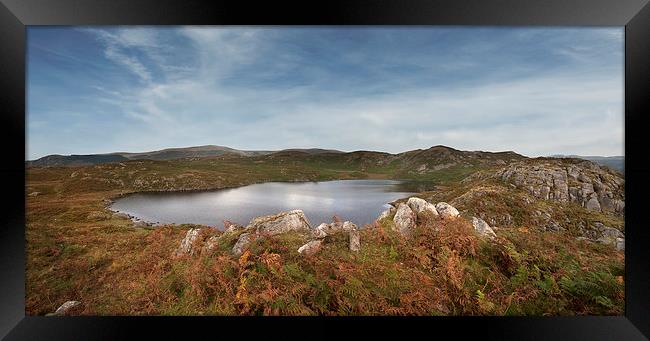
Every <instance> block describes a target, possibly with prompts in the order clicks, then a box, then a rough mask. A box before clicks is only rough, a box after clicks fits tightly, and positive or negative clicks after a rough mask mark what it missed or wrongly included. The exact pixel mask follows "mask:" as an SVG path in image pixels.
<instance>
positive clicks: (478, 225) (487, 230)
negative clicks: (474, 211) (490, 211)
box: [472, 217, 497, 239]
mask: <svg viewBox="0 0 650 341" xmlns="http://www.w3.org/2000/svg"><path fill="white" fill-rule="evenodd" d="M472 226H474V230H476V232H478V234H479V235H480V236H481V237H486V238H489V239H494V238H496V236H497V234H496V233H494V230H492V228H491V227H490V225H488V223H486V222H485V221H483V219H481V218H476V217H472Z"/></svg>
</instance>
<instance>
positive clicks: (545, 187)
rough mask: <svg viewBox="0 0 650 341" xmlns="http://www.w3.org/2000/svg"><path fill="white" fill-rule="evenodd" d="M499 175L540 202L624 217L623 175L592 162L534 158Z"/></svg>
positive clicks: (507, 168) (515, 164) (519, 163)
mask: <svg viewBox="0 0 650 341" xmlns="http://www.w3.org/2000/svg"><path fill="white" fill-rule="evenodd" d="M496 176H497V177H498V178H500V179H501V180H502V181H505V182H508V183H511V184H513V185H514V186H515V187H517V188H520V189H523V190H525V191H527V192H528V193H530V194H532V195H533V196H534V197H536V198H538V199H544V200H555V201H560V202H574V203H577V204H580V205H581V206H583V207H585V208H587V209H590V210H594V211H599V212H611V213H615V214H623V211H624V208H625V192H624V185H625V180H624V179H623V177H622V175H621V174H620V173H618V172H616V171H613V170H611V169H609V168H607V167H601V166H599V165H597V164H596V163H593V162H591V161H585V160H576V159H552V158H540V159H530V160H525V161H521V162H516V163H513V164H510V165H508V166H507V167H505V168H503V169H502V170H500V171H498V172H497V173H496Z"/></svg>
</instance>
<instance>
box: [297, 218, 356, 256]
mask: <svg viewBox="0 0 650 341" xmlns="http://www.w3.org/2000/svg"><path fill="white" fill-rule="evenodd" d="M336 233H347V234H348V242H349V245H348V248H349V249H350V251H353V252H357V251H359V250H360V249H361V235H360V234H359V229H358V228H357V225H355V224H354V223H353V222H350V221H344V222H341V221H334V222H332V223H330V224H326V223H322V224H320V225H318V226H317V227H316V228H315V229H313V230H312V231H311V238H312V240H311V241H309V242H307V243H306V244H305V245H303V246H301V247H300V248H299V249H298V252H299V253H301V254H304V255H308V256H311V255H314V254H316V253H317V252H318V251H319V250H320V249H321V246H322V244H323V242H324V241H325V237H327V236H331V235H334V234H336Z"/></svg>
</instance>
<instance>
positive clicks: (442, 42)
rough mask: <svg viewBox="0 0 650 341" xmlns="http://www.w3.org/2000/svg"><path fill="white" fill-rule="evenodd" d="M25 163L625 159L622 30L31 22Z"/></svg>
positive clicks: (619, 28) (28, 54)
mask: <svg viewBox="0 0 650 341" xmlns="http://www.w3.org/2000/svg"><path fill="white" fill-rule="evenodd" d="M27 37H28V38H27V89H26V91H27V118H26V119H27V141H26V143H27V155H26V159H29V160H32V159H36V158H39V157H42V156H45V155H49V154H63V155H68V154H96V153H107V152H116V151H122V152H126V151H128V152H138V151H151V150H158V149H163V148H172V147H189V146H199V145H221V146H227V147H231V148H236V149H243V150H279V149H285V148H325V149H338V150H342V151H354V150H375V151H386V152H390V153H399V152H404V151H408V150H413V149H426V148H429V147H431V146H435V145H446V146H450V147H453V148H456V149H461V150H483V151H506V150H511V151H515V152H517V153H520V154H523V155H526V156H531V157H534V156H548V155H554V154H565V155H569V154H573V155H576V154H577V155H600V156H613V155H624V145H623V136H624V135H623V134H624V131H623V124H624V120H623V103H624V100H623V99H624V82H623V79H624V78H623V70H624V69H623V67H624V49H623V46H624V45H623V44H624V32H623V27H579V28H570V27H567V28H562V27H556V28H533V27H479V26H477V27H468V26H464V27H453V26H428V27H426V26H425V27H343V26H340V27H336V26H332V27H281V26H280V27H247V26H228V27H220V26H190V27H182V26H88V27H81V26H63V27H47V26H43V27H36V26H30V27H28V29H27Z"/></svg>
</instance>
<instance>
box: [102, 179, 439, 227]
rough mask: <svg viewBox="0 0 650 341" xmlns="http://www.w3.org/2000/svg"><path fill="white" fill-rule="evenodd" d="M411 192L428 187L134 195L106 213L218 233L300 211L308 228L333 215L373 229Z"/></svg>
mask: <svg viewBox="0 0 650 341" xmlns="http://www.w3.org/2000/svg"><path fill="white" fill-rule="evenodd" d="M423 186H424V187H423ZM416 188H429V187H427V185H424V184H419V185H418V186H414V185H413V184H411V185H408V183H406V182H402V181H395V180H340V181H324V182H301V183H283V182H269V183H263V184H254V185H249V186H244V187H239V188H232V189H224V190H216V191H208V192H184V193H139V194H133V195H129V196H126V197H124V198H121V199H118V200H116V201H115V203H113V205H112V207H111V208H112V209H113V210H117V211H120V212H126V213H129V214H131V215H133V216H135V217H138V218H140V219H142V220H145V221H148V222H154V223H157V222H159V223H166V224H170V223H176V224H180V223H193V224H203V225H210V226H216V227H219V228H222V227H223V221H224V220H230V221H233V222H236V223H239V224H242V225H245V224H247V223H248V222H249V221H250V220H251V219H252V218H254V217H257V216H261V215H266V214H274V213H277V212H280V211H288V210H293V209H302V210H303V211H305V214H306V215H307V218H308V219H309V220H310V222H311V223H312V225H317V224H319V223H321V222H330V221H331V219H332V216H333V215H337V216H339V217H341V218H342V219H345V220H351V221H353V222H354V223H356V224H358V225H364V224H368V223H372V222H373V221H374V219H375V218H376V217H377V215H378V214H379V213H381V211H383V210H384V209H385V208H386V205H385V204H386V203H388V202H391V201H394V200H396V199H399V198H403V197H407V196H408V195H409V194H411V193H412V192H415V191H414V190H413V189H416ZM409 189H410V190H409Z"/></svg>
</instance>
